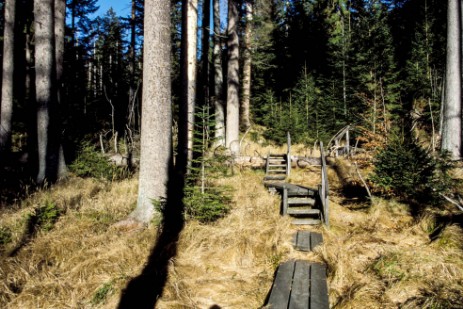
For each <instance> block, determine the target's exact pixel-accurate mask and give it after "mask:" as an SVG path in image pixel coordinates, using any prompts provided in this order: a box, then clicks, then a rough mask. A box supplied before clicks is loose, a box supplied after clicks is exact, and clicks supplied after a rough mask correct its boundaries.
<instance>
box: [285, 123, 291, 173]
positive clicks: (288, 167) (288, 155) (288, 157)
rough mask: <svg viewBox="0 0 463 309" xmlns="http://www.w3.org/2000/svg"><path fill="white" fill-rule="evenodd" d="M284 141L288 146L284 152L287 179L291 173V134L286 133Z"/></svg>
mask: <svg viewBox="0 0 463 309" xmlns="http://www.w3.org/2000/svg"><path fill="white" fill-rule="evenodd" d="M286 140H287V144H288V150H287V152H286V175H287V176H288V177H289V175H290V173H291V134H289V131H288V132H286Z"/></svg>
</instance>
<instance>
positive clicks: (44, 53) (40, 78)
mask: <svg viewBox="0 0 463 309" xmlns="http://www.w3.org/2000/svg"><path fill="white" fill-rule="evenodd" d="M53 11H54V10H53V0H35V3H34V12H35V22H34V29H35V77H36V78H35V91H36V101H37V144H38V174H37V178H36V181H37V183H39V184H43V183H44V181H45V179H46V177H47V176H48V175H47V174H48V173H47V165H48V164H49V163H48V162H47V161H48V160H47V159H48V149H49V147H50V146H51V145H50V144H49V142H50V141H49V132H50V131H51V130H50V128H49V126H50V109H52V108H53V105H54V102H53V101H54V100H53V80H54V75H55V72H54V57H55V52H54V44H53V33H54V25H53Z"/></svg>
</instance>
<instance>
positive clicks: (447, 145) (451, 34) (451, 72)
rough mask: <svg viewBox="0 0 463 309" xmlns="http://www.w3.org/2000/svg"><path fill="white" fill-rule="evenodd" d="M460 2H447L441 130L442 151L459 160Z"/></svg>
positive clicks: (454, 0)
mask: <svg viewBox="0 0 463 309" xmlns="http://www.w3.org/2000/svg"><path fill="white" fill-rule="evenodd" d="M460 5H461V4H460V0H448V9H447V65H446V75H445V101H444V118H443V128H442V150H446V151H449V152H450V155H451V157H452V159H459V158H461V150H462V149H461V116H462V115H461V40H462V39H461V29H460V24H461V18H460V13H461V12H460Z"/></svg>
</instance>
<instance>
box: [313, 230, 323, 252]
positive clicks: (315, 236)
mask: <svg viewBox="0 0 463 309" xmlns="http://www.w3.org/2000/svg"><path fill="white" fill-rule="evenodd" d="M322 242H323V236H322V234H319V233H311V234H310V248H311V250H313V249H314V248H315V247H316V246H318V245H319V244H321V243H322Z"/></svg>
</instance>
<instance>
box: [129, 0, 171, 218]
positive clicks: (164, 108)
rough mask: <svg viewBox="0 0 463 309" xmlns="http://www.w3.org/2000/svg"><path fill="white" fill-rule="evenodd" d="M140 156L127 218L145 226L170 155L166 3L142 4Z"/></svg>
mask: <svg viewBox="0 0 463 309" xmlns="http://www.w3.org/2000/svg"><path fill="white" fill-rule="evenodd" d="M144 27H145V28H144V35H145V36H144V41H145V42H144V44H145V48H144V55H143V59H144V65H143V81H144V82H143V104H142V125H141V129H142V130H141V157H140V176H139V185H138V202H137V207H136V209H135V210H134V212H133V213H132V214H131V215H130V217H131V218H132V219H134V220H136V221H139V222H142V223H149V222H150V220H151V219H152V217H153V215H154V213H155V208H154V207H153V201H155V202H161V201H162V200H163V199H165V198H166V197H167V181H168V180H169V169H170V167H171V154H172V108H171V61H170V56H171V54H170V52H171V43H170V39H171V37H170V33H171V27H170V1H167V0H162V1H160V0H146V1H145V26H144Z"/></svg>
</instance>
